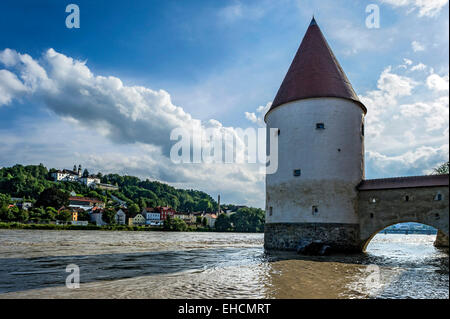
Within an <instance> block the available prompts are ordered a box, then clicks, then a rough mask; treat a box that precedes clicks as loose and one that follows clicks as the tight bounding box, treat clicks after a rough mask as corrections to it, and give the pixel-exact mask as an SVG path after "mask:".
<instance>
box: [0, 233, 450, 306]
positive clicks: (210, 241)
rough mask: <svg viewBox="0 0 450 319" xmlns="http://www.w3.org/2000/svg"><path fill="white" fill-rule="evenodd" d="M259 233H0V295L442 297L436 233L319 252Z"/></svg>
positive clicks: (443, 276) (443, 254)
mask: <svg viewBox="0 0 450 319" xmlns="http://www.w3.org/2000/svg"><path fill="white" fill-rule="evenodd" d="M263 236H264V235H263V234H247V233H212V232H211V233H193V232H191V233H181V232H125V231H120V232H112V231H47V230H0V298H88V299H92V298H446V299H448V298H449V255H448V249H447V250H442V249H437V248H435V247H434V246H433V241H434V239H435V235H399V234H387V235H385V234H379V235H377V236H375V238H374V239H373V240H372V242H371V243H370V244H369V246H368V249H367V252H366V253H364V254H357V255H348V256H347V255H336V256H326V257H304V256H299V255H297V254H296V253H286V252H284V253H281V252H279V253H273V252H265V251H264V249H263ZM69 264H75V265H77V266H78V267H79V269H80V282H81V284H80V287H79V288H75V289H73V288H72V289H69V288H67V287H66V284H65V283H66V277H67V276H68V275H69V273H68V272H66V266H67V265H69Z"/></svg>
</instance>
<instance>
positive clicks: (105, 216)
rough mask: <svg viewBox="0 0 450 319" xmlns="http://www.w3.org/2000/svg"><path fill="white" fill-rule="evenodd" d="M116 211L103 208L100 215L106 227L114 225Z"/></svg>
mask: <svg viewBox="0 0 450 319" xmlns="http://www.w3.org/2000/svg"><path fill="white" fill-rule="evenodd" d="M115 216H116V211H115V210H114V209H112V208H105V209H104V210H103V213H102V220H103V221H104V222H105V223H107V224H108V225H112V224H115V223H116V219H115Z"/></svg>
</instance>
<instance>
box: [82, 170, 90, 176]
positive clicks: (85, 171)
mask: <svg viewBox="0 0 450 319" xmlns="http://www.w3.org/2000/svg"><path fill="white" fill-rule="evenodd" d="M88 176H89V171H88V170H87V169H86V168H85V169H84V171H83V177H88Z"/></svg>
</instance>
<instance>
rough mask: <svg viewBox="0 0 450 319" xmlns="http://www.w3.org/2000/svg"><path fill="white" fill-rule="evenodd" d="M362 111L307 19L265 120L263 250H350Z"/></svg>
mask: <svg viewBox="0 0 450 319" xmlns="http://www.w3.org/2000/svg"><path fill="white" fill-rule="evenodd" d="M366 112H367V110H366V108H365V106H364V105H363V104H362V103H361V102H360V101H359V99H358V96H357V95H356V93H355V91H354V90H353V88H352V86H351V84H350V82H349V80H348V79H347V76H346V75H345V73H344V71H343V70H342V68H341V66H340V65H339V62H338V61H337V59H336V57H335V56H334V54H333V52H332V51H331V49H330V47H329V45H328V43H327V41H326V40H325V38H324V36H323V34H322V32H321V31H320V29H319V26H318V25H317V23H316V21H315V20H314V18H313V19H312V21H311V23H310V25H309V27H308V30H307V32H306V34H305V36H304V38H303V40H302V43H301V45H300V47H299V49H298V51H297V53H296V55H295V58H294V60H293V62H292V64H291V66H290V68H289V70H288V72H287V74H286V76H285V78H284V80H283V83H282V84H281V87H280V89H279V90H278V93H277V95H276V97H275V99H274V101H273V103H272V107H271V108H270V110H269V111H268V112H267V114H266V115H265V122H266V124H267V132H268V134H269V132H270V128H278V132H277V134H278V170H277V171H276V172H275V173H273V174H267V175H266V225H265V235H264V246H265V248H267V249H283V250H295V249H297V247H299V245H300V246H301V245H304V244H305V243H310V242H311V241H314V242H317V243H319V244H323V245H329V246H330V247H331V248H332V249H333V250H341V251H358V244H359V242H358V241H359V222H358V213H357V190H356V187H357V185H358V184H359V183H360V182H361V180H362V179H363V178H364V116H365V114H366ZM319 246H320V245H319Z"/></svg>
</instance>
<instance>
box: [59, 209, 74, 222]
mask: <svg viewBox="0 0 450 319" xmlns="http://www.w3.org/2000/svg"><path fill="white" fill-rule="evenodd" d="M56 219H57V220H60V221H63V222H69V221H71V220H72V213H71V212H70V211H69V210H67V209H64V210H62V211H60V212H59V213H57V214H56Z"/></svg>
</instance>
